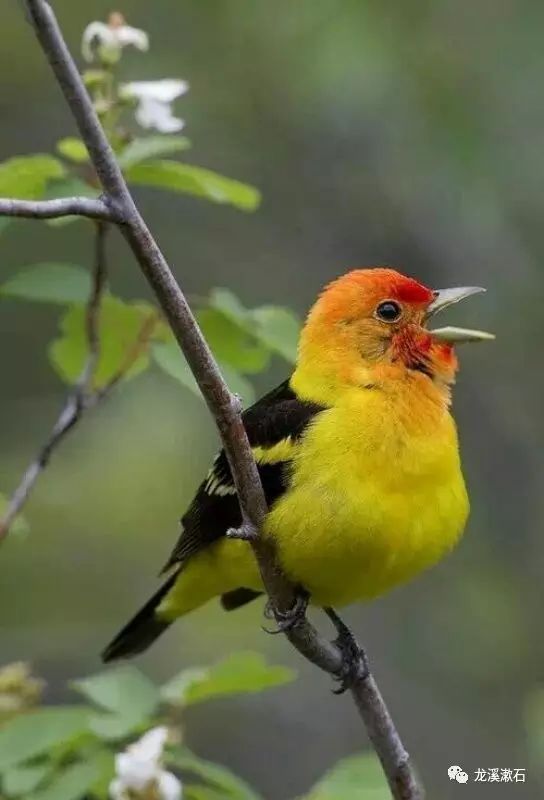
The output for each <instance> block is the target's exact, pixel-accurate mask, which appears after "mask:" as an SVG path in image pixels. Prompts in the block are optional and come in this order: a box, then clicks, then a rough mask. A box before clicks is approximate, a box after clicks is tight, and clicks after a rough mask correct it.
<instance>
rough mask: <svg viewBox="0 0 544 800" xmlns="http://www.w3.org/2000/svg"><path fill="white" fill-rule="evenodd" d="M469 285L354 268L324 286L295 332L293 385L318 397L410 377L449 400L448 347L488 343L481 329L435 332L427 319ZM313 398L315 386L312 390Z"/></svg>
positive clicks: (451, 365)
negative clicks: (436, 284) (440, 286)
mask: <svg viewBox="0 0 544 800" xmlns="http://www.w3.org/2000/svg"><path fill="white" fill-rule="evenodd" d="M478 291H483V290H482V289H479V288H476V287H463V288H461V289H446V290H441V291H437V290H432V289H429V288H427V287H426V286H424V285H423V284H421V283H419V282H418V281H416V280H414V279H413V278H408V277H406V276H405V275H401V273H400V272H396V271H395V270H393V269H386V268H375V269H357V270H353V271H351V272H348V273H347V274H346V275H343V276H342V277H340V278H338V279H337V280H335V281H333V282H332V283H331V284H329V285H328V286H327V287H326V288H325V289H324V291H323V292H322V294H321V295H320V297H319V298H318V300H317V302H316V303H315V305H314V306H313V308H312V309H311V311H310V313H309V315H308V319H307V321H306V324H305V326H304V330H303V332H302V334H301V339H300V347H299V359H298V365H297V373H298V375H299V377H300V376H301V375H303V376H304V377H303V378H302V380H301V381H300V380H299V383H302V384H305V385H307V386H309V385H310V384H311V383H312V382H313V383H314V385H315V386H316V388H318V385H320V386H321V389H322V391H321V392H320V394H321V395H322V396H324V395H328V396H329V397H330V396H331V394H334V393H335V391H336V390H337V389H338V388H345V387H346V386H350V385H351V386H357V385H359V386H364V385H376V384H377V383H383V382H384V381H386V380H394V379H413V380H416V381H421V382H427V383H429V382H430V384H435V385H436V386H437V387H439V388H440V389H442V390H443V392H444V394H445V395H447V394H448V387H449V385H450V384H452V383H453V381H454V378H455V373H456V371H457V359H456V356H455V352H454V344H455V343H457V342H461V341H476V340H478V339H484V338H490V336H489V334H484V333H483V332H480V331H468V330H465V329H461V328H442V329H440V330H435V331H431V330H429V329H428V328H427V321H428V320H429V318H430V317H431V316H432V315H433V314H434V313H436V312H437V311H439V310H441V309H442V308H445V307H446V306H449V305H451V304H452V303H455V302H457V301H458V300H461V299H462V298H463V297H467V296H468V295H470V294H474V293H475V292H478ZM318 393H319V388H318Z"/></svg>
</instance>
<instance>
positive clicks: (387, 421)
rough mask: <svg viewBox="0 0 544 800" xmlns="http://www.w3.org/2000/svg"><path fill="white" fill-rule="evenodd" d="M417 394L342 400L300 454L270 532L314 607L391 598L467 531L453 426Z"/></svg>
mask: <svg viewBox="0 0 544 800" xmlns="http://www.w3.org/2000/svg"><path fill="white" fill-rule="evenodd" d="M416 388H417V387H416ZM413 389H414V387H413V386H410V385H407V386H403V387H398V389H397V390H396V391H395V392H394V393H392V394H388V393H384V392H383V391H382V390H380V389H366V390H361V389H353V390H352V391H349V392H346V394H345V395H344V396H343V397H342V399H341V401H340V402H338V403H337V404H336V405H335V406H334V407H333V408H331V409H329V410H327V411H324V412H323V413H322V414H320V415H319V416H318V418H317V420H316V422H315V423H314V424H313V425H312V426H311V428H310V429H309V430H308V431H307V433H306V435H305V437H304V438H303V440H302V442H301V445H300V446H299V447H298V448H297V451H296V454H295V457H294V464H293V477H292V488H291V491H289V492H288V493H287V494H286V495H285V496H284V497H283V498H282V499H281V500H280V501H279V502H278V503H277V505H276V506H275V507H274V508H273V509H272V511H271V512H270V514H269V516H268V520H267V527H266V529H267V531H268V533H269V534H270V535H271V536H273V537H274V538H275V540H276V541H277V543H278V548H279V553H280V559H281V562H282V565H283V567H284V569H285V570H286V572H287V573H288V574H289V576H290V577H291V578H292V579H293V580H294V581H297V582H299V583H300V584H301V585H302V586H304V587H306V588H307V589H308V591H310V593H311V594H312V597H313V599H314V601H315V602H316V603H318V604H319V605H333V606H341V605H345V604H347V603H351V602H354V601H357V600H361V599H367V598H371V597H374V596H376V595H379V594H381V593H382V592H385V591H387V590H388V589H389V588H391V587H393V586H394V585H396V584H398V583H400V582H403V581H405V580H408V579H409V578H411V577H412V576H414V575H415V574H417V573H419V572H420V571H422V570H423V569H425V568H427V567H429V566H431V565H432V564H434V563H435V562H437V561H438V560H439V559H440V558H441V557H442V556H443V555H444V554H445V553H446V552H447V551H449V550H450V549H451V548H452V547H453V545H454V544H455V543H456V541H457V540H458V538H459V536H460V535H461V533H462V531H463V528H464V525H465V521H466V518H467V514H468V499H467V494H466V489H465V484H464V481H463V477H462V473H461V468H460V463H459V453H458V443H457V434H456V429H455V424H454V422H453V419H452V417H451V415H450V414H449V412H448V411H447V409H446V408H444V407H443V406H440V405H438V404H437V403H436V402H434V400H433V398H425V397H419V396H418V398H417V405H414V397H413ZM416 408H417V413H416Z"/></svg>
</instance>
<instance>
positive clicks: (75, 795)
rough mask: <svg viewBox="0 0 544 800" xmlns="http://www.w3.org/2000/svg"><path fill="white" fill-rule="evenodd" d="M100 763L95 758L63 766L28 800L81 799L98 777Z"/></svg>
mask: <svg viewBox="0 0 544 800" xmlns="http://www.w3.org/2000/svg"><path fill="white" fill-rule="evenodd" d="M101 769H102V768H101V763H100V761H98V760H97V759H90V760H87V761H81V762H79V763H76V764H71V765H70V766H68V767H64V768H63V770H62V772H59V774H58V775H56V776H55V777H54V778H53V780H52V781H51V782H50V783H49V785H48V786H46V788H45V789H41V790H39V791H38V792H36V793H35V794H33V795H32V797H31V798H29V800H83V798H85V797H86V796H87V793H88V792H89V790H90V789H91V788H92V787H93V786H94V784H95V783H96V782H97V781H98V780H99V779H100V775H101Z"/></svg>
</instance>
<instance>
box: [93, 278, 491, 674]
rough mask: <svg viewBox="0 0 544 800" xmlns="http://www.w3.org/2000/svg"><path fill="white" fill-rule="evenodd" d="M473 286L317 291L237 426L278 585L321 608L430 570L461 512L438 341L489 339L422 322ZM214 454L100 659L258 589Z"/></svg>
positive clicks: (449, 373)
mask: <svg viewBox="0 0 544 800" xmlns="http://www.w3.org/2000/svg"><path fill="white" fill-rule="evenodd" d="M480 291H483V290H482V289H479V288H476V287H464V288H459V289H446V290H440V291H433V290H431V289H428V288H427V287H426V286H423V285H422V284H421V283H419V282H418V281H416V280H414V279H412V278H408V277H405V276H404V275H401V274H400V273H398V272H396V271H394V270H392V269H385V268H376V269H358V270H353V271H352V272H349V273H347V274H346V275H344V276H342V277H340V278H338V279H337V280H335V281H333V282H332V283H331V284H330V285H329V286H327V287H326V288H325V290H324V291H323V292H322V294H321V295H320V297H319V298H318V300H317V302H316V303H315V305H314V306H313V308H312V309H311V311H310V313H309V315H308V318H307V320H306V323H305V325H304V328H303V330H302V333H301V336H300V342H299V350H298V359H297V363H296V368H295V370H294V372H293V374H292V375H291V377H290V378H289V379H288V380H286V381H285V382H284V383H282V384H280V386H278V388H277V389H274V390H273V391H271V392H270V393H269V394H267V395H265V396H264V397H263V398H262V399H261V400H259V401H258V402H257V403H255V405H253V406H252V407H251V408H248V409H247V410H246V411H245V412H244V415H243V419H244V424H245V427H246V430H247V433H248V437H249V440H250V443H251V446H252V448H253V452H254V455H255V459H256V461H257V464H258V468H259V473H260V476H261V480H262V483H263V487H264V491H265V494H266V499H267V502H268V505H269V512H268V515H267V518H266V522H265V529H264V535H266V536H270V537H272V539H273V540H274V542H275V546H276V549H277V553H278V556H279V560H280V563H281V566H282V568H283V570H284V571H285V573H286V574H287V576H288V577H289V578H291V579H292V581H293V582H294V583H295V584H296V585H297V586H299V587H301V588H302V589H303V590H304V591H305V593H307V595H308V596H309V597H310V599H311V602H312V603H314V604H316V605H318V606H322V607H324V608H329V607H333V606H334V607H338V606H344V605H346V604H348V603H353V602H355V601H359V600H367V599H370V598H373V597H376V596H377V595H380V594H382V593H383V592H385V591H387V590H389V589H391V588H392V587H394V586H396V585H397V584H399V583H401V582H403V581H406V580H408V579H409V578H411V577H413V576H414V575H416V574H417V573H419V572H421V571H422V570H424V569H426V568H427V567H429V566H431V565H432V564H435V563H436V562H437V561H438V560H439V559H440V558H442V556H444V555H445V554H446V553H447V552H448V551H449V550H451V548H452V547H453V546H454V545H455V543H456V542H457V540H458V539H459V537H460V535H461V533H462V531H463V528H464V526H465V522H466V519H467V514H468V510H469V503H468V498H467V492H466V489H465V483H464V480H463V476H462V473H461V466H460V460H459V448H458V441H457V432H456V427H455V423H454V420H453V418H452V416H451V414H450V411H449V407H450V395H451V386H452V384H453V382H454V379H455V373H456V371H457V359H456V356H455V353H454V345H455V344H456V343H459V342H471V341H478V340H482V339H488V338H492V337H491V336H490V334H486V333H483V332H481V331H470V330H465V329H462V328H451V327H448V328H441V329H439V330H429V329H428V327H427V324H428V321H429V319H430V318H431V317H432V316H433V315H434V314H435V313H436V312H437V311H440V310H441V309H443V308H445V307H446V306H449V305H451V304H452V303H456V302H457V301H459V300H462V299H463V298H464V297H468V296H469V295H472V294H474V293H476V292H480ZM240 523H241V515H240V510H239V507H238V501H237V497H236V491H235V488H234V485H233V481H232V476H231V472H230V468H229V465H228V462H227V459H226V457H225V454H224V453H223V452H222V451H221V452H220V453H219V454H218V455H217V456H216V458H215V460H214V462H213V466H212V468H211V469H210V471H209V473H208V475H207V476H206V478H205V479H204V481H203V482H202V483H201V485H200V487H199V489H198V491H197V493H196V496H195V498H194V500H193V502H192V504H191V505H190V507H189V509H188V511H187V512H186V514H185V516H184V517H183V518H182V532H181V535H180V538H179V540H178V542H177V544H176V546H175V547H174V550H173V552H172V554H171V556H170V558H169V559H168V561H167V563H166V565H165V567H164V572H165V573H166V574H167V575H168V577H167V578H166V581H165V583H164V584H163V586H162V587H161V588H160V589H159V591H158V592H157V593H156V594H155V595H154V596H153V597H152V598H151V600H149V602H148V603H147V604H146V605H145V606H144V607H143V608H142V610H141V611H140V612H139V613H138V614H137V615H136V616H135V617H134V618H133V619H132V620H131V621H130V622H129V623H128V624H127V625H126V626H125V627H124V628H123V630H122V631H121V632H120V633H119V635H118V636H117V637H116V638H115V639H114V640H113V642H112V643H111V644H110V645H109V646H108V647H107V648H106V650H105V652H104V656H103V657H104V660H106V661H110V660H112V659H116V658H123V657H130V656H133V655H135V654H136V653H140V652H142V651H143V650H145V649H146V648H147V647H148V646H149V645H150V644H151V643H152V642H153V641H154V640H155V639H156V637H157V636H159V634H160V633H162V632H163V631H164V630H165V629H166V628H167V627H168V626H169V625H170V623H171V622H172V621H173V620H174V619H176V618H177V617H179V616H182V615H184V614H186V613H187V612H189V611H192V610H193V609H195V608H198V607H199V606H201V605H203V604H204V603H206V602H207V601H208V600H210V599H212V598H214V597H216V596H219V597H220V598H221V601H222V604H223V606H224V608H225V609H234V608H237V607H239V606H241V605H244V604H245V603H247V602H249V601H250V600H252V599H253V598H254V597H256V596H258V595H259V594H260V593H262V591H263V587H262V583H261V579H260V575H259V572H258V569H257V565H256V562H255V559H254V557H253V554H252V552H251V548H250V546H249V544H248V543H247V542H244V541H241V540H239V539H231V538H227V536H226V532H227V531H228V530H229V529H230V528H236V527H238V526H239V525H240Z"/></svg>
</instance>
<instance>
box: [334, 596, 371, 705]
mask: <svg viewBox="0 0 544 800" xmlns="http://www.w3.org/2000/svg"><path fill="white" fill-rule="evenodd" d="M325 613H326V614H327V616H328V617H329V619H330V620H331V622H332V624H333V625H334V627H335V628H336V632H337V634H338V635H337V637H336V639H335V640H334V642H333V644H335V645H336V646H337V647H338V649H339V650H340V652H341V653H342V667H341V669H340V672H339V673H338V675H336V676H335V680H337V681H338V682H339V684H340V685H339V687H338V688H337V689H333V693H334V694H343V693H344V692H346V691H347V690H348V689H351V687H352V686H353V685H354V683H356V682H358V681H363V680H365V678H367V677H368V676H369V675H370V669H369V666H368V659H367V657H366V653H365V651H364V650H363V648H362V647H360V646H359V644H358V643H357V640H356V639H355V636H354V635H353V633H352V632H351V631H350V629H349V628H348V626H347V625H346V623H345V622H344V621H343V620H342V619H341V618H340V617H339V616H338V614H337V613H336V611H335V610H334V609H333V608H326V609H325Z"/></svg>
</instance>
